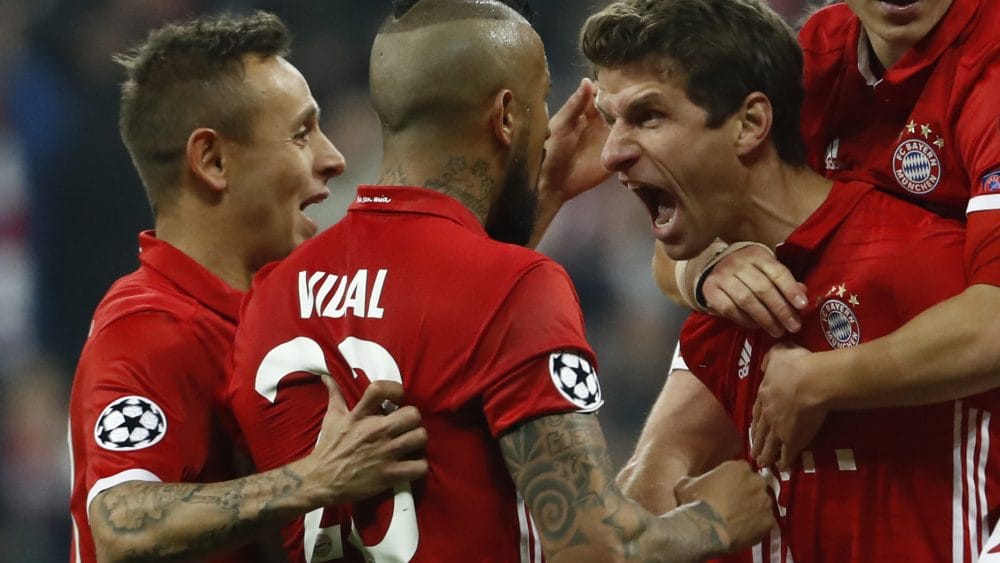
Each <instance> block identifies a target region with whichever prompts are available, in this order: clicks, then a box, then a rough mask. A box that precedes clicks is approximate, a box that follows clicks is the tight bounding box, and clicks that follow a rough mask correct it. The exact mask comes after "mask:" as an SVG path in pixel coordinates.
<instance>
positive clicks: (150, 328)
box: [76, 309, 204, 381]
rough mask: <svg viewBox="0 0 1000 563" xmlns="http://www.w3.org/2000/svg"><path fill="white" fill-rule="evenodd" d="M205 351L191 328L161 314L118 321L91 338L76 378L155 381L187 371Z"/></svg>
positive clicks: (152, 312) (136, 315)
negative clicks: (170, 374) (167, 375)
mask: <svg viewBox="0 0 1000 563" xmlns="http://www.w3.org/2000/svg"><path fill="white" fill-rule="evenodd" d="M203 356H204V351H203V348H202V347H201V344H200V343H199V342H198V340H197V339H196V337H195V335H194V333H193V332H192V331H191V330H190V328H189V327H188V325H187V324H186V323H185V322H183V321H182V320H180V319H178V318H177V317H176V316H175V315H173V314H171V313H169V312H165V311H160V310H155V309H151V310H142V311H136V312H133V313H130V314H127V315H122V316H119V317H117V318H116V319H114V320H113V321H111V322H107V323H106V324H105V325H104V326H102V327H101V330H99V331H95V332H94V333H93V334H91V336H90V338H89V339H88V341H87V343H86V344H85V345H84V349H83V353H82V354H81V356H80V362H79V365H78V368H77V376H76V377H77V378H80V379H87V378H91V377H97V378H118V377H120V378H128V379H133V378H140V379H149V380H151V381H155V380H157V379H160V378H162V377H163V376H164V374H166V372H168V371H169V372H170V373H176V372H180V371H184V370H186V368H187V366H189V365H191V364H192V363H193V362H200V361H201V360H202V359H203Z"/></svg>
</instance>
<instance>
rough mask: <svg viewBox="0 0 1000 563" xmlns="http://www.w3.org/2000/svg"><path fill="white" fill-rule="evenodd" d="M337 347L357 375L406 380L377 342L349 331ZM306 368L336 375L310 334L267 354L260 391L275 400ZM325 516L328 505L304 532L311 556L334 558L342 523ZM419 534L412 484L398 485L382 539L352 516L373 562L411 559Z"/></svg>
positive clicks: (339, 550) (355, 539) (357, 540)
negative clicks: (329, 522) (286, 381)
mask: <svg viewBox="0 0 1000 563" xmlns="http://www.w3.org/2000/svg"><path fill="white" fill-rule="evenodd" d="M337 350H338V351H339V352H340V354H341V356H343V357H344V360H345V361H346V362H347V365H349V366H350V367H351V371H352V373H353V376H354V377H355V378H358V377H359V374H360V375H364V377H365V378H366V379H368V380H369V382H371V381H377V380H388V381H395V382H397V383H402V382H403V380H402V376H401V374H400V372H399V364H398V363H397V362H396V360H395V358H393V357H392V354H390V353H389V351H388V350H386V349H385V348H384V347H382V346H381V345H380V344H378V343H377V342H372V341H370V340H362V339H360V338H355V337H353V336H348V337H347V338H345V339H344V340H343V341H341V342H340V344H338V345H337ZM300 371H305V372H308V373H312V374H314V375H317V376H319V377H330V369H329V368H328V367H327V364H326V356H325V355H324V354H323V349H322V348H321V347H320V345H319V343H317V342H316V341H315V340H313V339H311V338H307V337H305V336H300V337H297V338H293V339H292V340H289V341H288V342H285V343H283V344H279V345H278V346H276V347H274V348H273V349H272V350H271V351H270V352H268V353H267V355H265V356H264V359H263V360H262V361H261V363H260V367H259V368H258V369H257V377H256V381H255V387H256V389H257V392H258V393H259V394H260V395H261V396H263V397H264V398H265V399H267V400H268V401H270V402H272V403H273V402H274V401H275V399H277V396H278V383H279V382H280V381H281V380H282V379H283V378H284V377H285V376H286V375H289V374H292V373H295V372H300ZM317 440H318V437H317ZM322 516H323V509H322V508H317V509H316V510H313V511H312V512H310V513H308V514H306V517H305V537H304V544H305V545H304V547H305V556H306V561H310V562H319V561H329V560H331V559H337V558H340V557H342V556H343V552H344V551H343V546H342V545H341V541H340V525H339V524H338V525H336V526H332V527H330V528H320V521H321V520H322ZM321 536H322V537H321ZM419 539H420V532H419V530H418V529H417V512H416V509H415V507H414V504H413V493H412V492H411V488H410V485H409V483H407V484H404V485H401V486H398V487H396V489H395V496H394V497H393V510H392V520H391V521H390V522H389V527H388V529H386V532H385V536H384V537H383V538H382V541H380V542H379V543H377V544H375V545H365V543H364V541H363V540H362V539H361V536H360V535H359V533H358V529H357V527H356V526H355V525H354V521H353V519H352V521H351V535H350V541H351V543H353V544H354V545H355V546H356V547H357V548H358V549H359V550H361V552H362V553H363V554H364V556H365V559H367V560H368V561H369V562H371V563H405V562H407V561H409V560H410V559H411V558H412V557H413V554H414V553H416V551H417V543H418V542H419Z"/></svg>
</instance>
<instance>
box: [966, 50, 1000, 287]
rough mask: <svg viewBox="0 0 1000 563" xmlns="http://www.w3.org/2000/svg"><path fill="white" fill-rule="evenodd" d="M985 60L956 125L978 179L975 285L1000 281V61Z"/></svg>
mask: <svg viewBox="0 0 1000 563" xmlns="http://www.w3.org/2000/svg"><path fill="white" fill-rule="evenodd" d="M981 64H982V65H983V68H984V71H983V73H982V74H981V75H980V76H979V77H978V78H977V80H975V86H974V87H973V88H972V90H971V91H970V92H969V96H968V98H967V99H966V101H965V103H964V104H963V105H962V108H961V113H960V114H959V115H958V118H957V124H956V126H955V131H956V135H957V137H958V139H957V140H958V143H959V150H960V153H961V155H962V159H963V161H964V162H963V164H964V165H965V169H966V170H967V171H968V174H969V181H970V182H971V183H972V185H971V186H970V199H969V204H968V207H967V208H966V215H967V218H968V230H967V231H966V243H965V251H964V256H965V264H966V271H967V277H968V283H969V285H972V284H977V283H987V284H990V285H1000V96H997V95H996V92H997V91H998V90H1000V61H996V60H994V61H993V62H992V63H991V64H988V63H981Z"/></svg>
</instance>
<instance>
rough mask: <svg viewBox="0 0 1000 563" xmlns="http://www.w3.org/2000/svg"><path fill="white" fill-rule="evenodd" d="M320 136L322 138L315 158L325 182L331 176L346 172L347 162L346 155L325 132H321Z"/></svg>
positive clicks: (317, 171)
mask: <svg viewBox="0 0 1000 563" xmlns="http://www.w3.org/2000/svg"><path fill="white" fill-rule="evenodd" d="M320 136H321V137H322V139H321V140H320V146H319V148H318V149H317V151H316V160H315V167H316V173H317V174H318V175H319V176H320V177H322V178H323V181H324V182H329V181H330V179H331V178H333V177H335V176H340V175H341V174H343V173H344V167H345V166H346V165H347V162H346V161H345V160H344V155H343V154H341V153H340V151H339V150H337V147H335V146H334V145H333V143H332V142H331V141H330V139H329V138H328V137H327V136H326V135H325V134H323V133H320Z"/></svg>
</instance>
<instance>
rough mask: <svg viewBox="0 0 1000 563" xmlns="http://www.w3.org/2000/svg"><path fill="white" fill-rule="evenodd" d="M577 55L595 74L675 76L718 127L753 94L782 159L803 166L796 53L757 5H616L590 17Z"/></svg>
mask: <svg viewBox="0 0 1000 563" xmlns="http://www.w3.org/2000/svg"><path fill="white" fill-rule="evenodd" d="M580 48H581V49H582V51H583V54H584V55H585V56H586V57H587V59H589V60H590V62H591V64H593V65H594V66H595V67H603V68H614V67H621V66H626V65H632V64H641V65H650V66H651V68H654V69H656V70H657V71H659V72H670V71H675V72H678V73H679V75H680V77H681V78H683V79H684V80H685V92H686V93H687V96H688V97H689V98H690V99H691V101H692V102H694V103H695V104H697V105H698V106H700V107H702V108H703V109H705V111H707V112H708V123H707V125H708V126H709V127H718V126H720V125H722V122H723V121H724V120H725V119H726V118H727V117H729V116H730V115H732V114H733V112H735V111H736V110H737V109H738V108H739V106H740V104H741V103H743V100H744V99H745V98H746V96H747V95H748V94H750V93H751V92H762V93H763V94H764V95H766V96H767V97H768V99H770V100H771V105H772V107H773V111H774V119H773V124H772V127H771V138H772V139H773V142H774V145H775V148H776V149H777V152H778V155H779V156H780V157H781V159H782V160H783V161H785V162H787V163H789V164H794V165H803V164H805V159H806V153H805V145H804V143H803V142H802V133H801V131H800V129H799V128H800V124H799V112H800V111H801V108H802V98H803V88H802V51H801V49H800V48H799V45H798V43H797V42H796V40H795V36H794V34H793V33H792V30H791V29H790V28H789V27H788V25H787V24H786V23H785V22H784V21H783V20H782V19H781V17H780V16H779V15H778V14H776V13H775V12H774V11H773V10H771V9H770V8H769V7H767V6H766V5H765V4H764V3H763V2H761V1H759V0H618V1H616V2H614V3H612V4H611V5H609V6H608V7H606V8H605V9H603V10H601V11H600V12H598V13H596V14H594V15H592V16H590V18H588V19H587V21H586V23H585V24H584V26H583V31H582V32H581V35H580Z"/></svg>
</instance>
